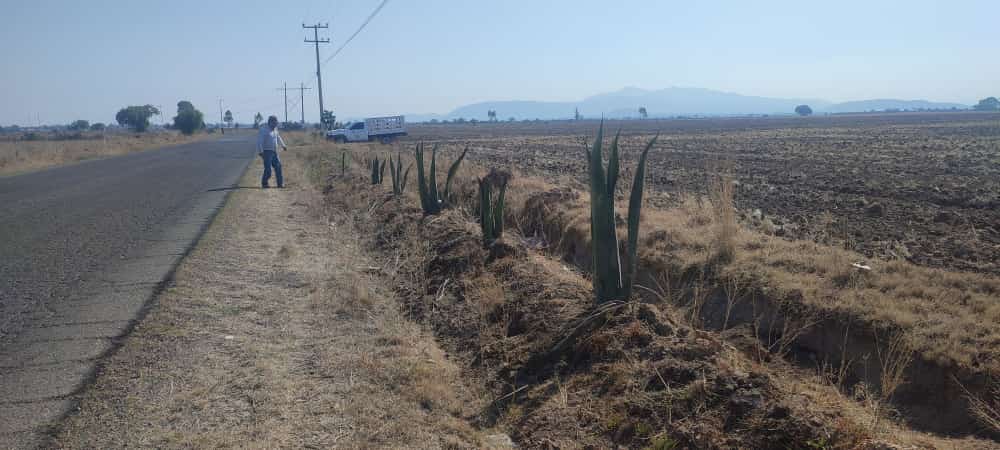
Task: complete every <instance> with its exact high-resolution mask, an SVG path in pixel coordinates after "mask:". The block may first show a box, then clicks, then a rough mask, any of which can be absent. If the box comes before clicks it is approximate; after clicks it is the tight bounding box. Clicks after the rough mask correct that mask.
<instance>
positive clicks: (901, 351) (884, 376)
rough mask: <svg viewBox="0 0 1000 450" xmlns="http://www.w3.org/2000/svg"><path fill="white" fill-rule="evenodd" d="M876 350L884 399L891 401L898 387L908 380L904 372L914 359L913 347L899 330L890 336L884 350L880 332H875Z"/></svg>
mask: <svg viewBox="0 0 1000 450" xmlns="http://www.w3.org/2000/svg"><path fill="white" fill-rule="evenodd" d="M875 351H876V353H877V355H878V359H879V364H880V365H881V369H882V371H881V373H880V374H879V381H880V382H881V385H882V387H881V396H882V400H884V401H889V399H890V398H891V397H892V394H894V393H895V392H896V389H899V387H900V386H902V385H903V383H905V382H906V380H905V377H904V374H905V372H906V368H907V367H908V366H909V365H910V362H911V361H913V353H914V351H913V347H912V346H911V345H910V343H909V341H908V340H907V339H906V336H905V335H904V334H903V333H902V332H899V333H895V334H893V335H892V336H891V337H890V338H889V342H887V343H886V346H885V350H883V349H882V346H881V345H879V339H878V333H875Z"/></svg>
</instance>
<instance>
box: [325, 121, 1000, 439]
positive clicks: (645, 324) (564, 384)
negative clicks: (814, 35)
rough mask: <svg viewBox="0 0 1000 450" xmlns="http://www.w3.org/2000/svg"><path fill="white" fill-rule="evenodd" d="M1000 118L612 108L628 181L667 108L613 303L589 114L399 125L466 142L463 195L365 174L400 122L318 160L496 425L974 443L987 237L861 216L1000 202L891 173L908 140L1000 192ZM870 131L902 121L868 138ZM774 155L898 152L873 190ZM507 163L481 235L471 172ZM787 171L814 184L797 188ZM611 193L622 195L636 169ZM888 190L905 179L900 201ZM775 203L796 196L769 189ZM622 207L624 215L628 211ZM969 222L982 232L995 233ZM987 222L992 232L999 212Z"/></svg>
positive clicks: (337, 203) (994, 419)
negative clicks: (493, 219)
mask: <svg viewBox="0 0 1000 450" xmlns="http://www.w3.org/2000/svg"><path fill="white" fill-rule="evenodd" d="M998 118H1000V116H997V115H978V114H969V115H965V114H957V113H956V114H926V115H884V116H863V117H856V116H850V117H831V118H809V119H805V120H801V121H799V120H796V119H790V118H782V119H753V120H747V119H741V120H737V119H717V120H706V121H667V122H662V123H658V122H653V121H644V122H639V121H632V122H622V123H610V124H608V125H609V126H610V127H611V128H612V129H614V128H615V127H618V126H619V125H621V128H622V129H623V130H624V131H623V138H622V139H623V142H624V149H623V150H624V152H623V158H622V159H623V167H624V175H623V177H624V179H625V180H624V181H630V179H631V178H632V176H631V173H630V172H629V169H631V168H632V167H635V161H636V159H637V156H638V150H640V149H641V145H642V144H644V143H645V140H646V139H647V138H648V137H650V135H651V133H652V132H653V131H654V130H656V129H662V130H664V132H663V133H662V134H661V139H662V140H661V141H660V143H659V144H657V146H656V147H655V149H654V150H653V152H651V153H650V161H649V162H650V164H651V168H650V173H649V174H648V175H647V184H648V185H649V186H651V187H653V191H654V192H652V193H648V194H649V195H648V196H647V199H646V202H645V203H646V205H647V207H646V209H645V210H644V211H643V213H642V214H643V216H642V231H641V234H640V237H639V248H640V253H639V261H638V264H639V267H638V283H639V284H641V286H638V287H639V288H640V289H638V291H637V293H636V295H635V298H634V299H632V300H631V301H627V302H623V303H617V304H613V305H605V306H601V305H598V304H595V303H594V301H593V296H592V293H591V292H590V281H589V280H588V278H590V276H591V274H590V273H589V272H590V270H591V263H592V255H591V250H590V248H591V234H590V224H589V219H590V212H589V200H588V197H587V194H586V192H587V188H586V184H585V182H584V176H585V173H586V161H585V156H584V147H583V146H584V145H586V144H587V143H588V140H589V139H592V137H590V136H592V135H593V134H594V133H595V132H596V129H597V126H598V123H597V122H588V123H570V122H558V123H556V122H553V123H549V124H546V123H529V124H524V123H513V124H511V123H503V124H478V125H463V126H455V125H437V126H430V125H428V126H416V127H414V128H413V133H412V134H413V135H412V140H424V141H426V142H439V143H441V144H442V147H441V150H440V151H439V152H438V160H437V161H438V166H437V172H438V173H439V174H443V173H445V171H446V170H447V169H448V164H449V163H450V162H451V161H452V160H454V159H455V158H457V156H458V155H459V154H460V153H461V152H462V149H463V148H464V147H465V146H466V145H468V147H469V149H470V150H469V153H468V156H467V158H466V160H465V162H463V163H462V166H461V169H460V170H459V175H458V176H457V178H456V180H455V184H454V186H453V187H452V189H453V191H452V193H453V198H452V199H451V203H452V204H453V208H452V209H448V210H446V211H445V212H443V213H442V214H441V215H436V216H423V214H422V212H421V210H420V208H419V207H418V206H419V204H420V203H419V201H418V200H417V198H416V193H415V192H414V191H415V188H412V187H407V191H406V192H404V195H403V196H402V197H399V198H394V197H393V195H392V194H391V193H390V190H389V188H388V186H383V185H377V184H372V183H371V182H370V180H369V177H370V167H366V165H367V164H370V163H369V162H368V161H370V159H371V158H373V157H375V156H378V157H379V158H380V159H381V158H385V157H386V156H388V155H389V154H392V155H393V157H394V158H395V157H397V155H401V156H402V159H403V161H404V166H405V165H409V164H410V163H411V162H412V161H413V145H414V144H413V143H412V142H401V143H398V144H395V145H393V146H384V145H374V144H349V145H334V144H327V145H326V147H327V149H328V153H327V155H326V157H325V158H326V159H324V160H322V161H319V162H318V163H317V165H316V167H317V170H319V171H320V172H321V173H324V174H327V177H328V178H327V183H326V184H327V186H326V188H325V192H326V195H327V199H328V200H327V201H328V203H329V204H330V205H331V206H332V207H333V208H334V209H337V210H343V211H352V212H353V214H355V216H356V217H357V219H356V220H357V222H358V223H359V224H362V225H361V226H364V224H367V226H368V229H369V233H367V235H368V239H367V241H368V245H369V248H370V249H371V251H372V253H373V257H375V258H381V259H382V261H384V262H383V264H384V265H387V266H390V267H393V270H391V271H390V273H392V274H393V280H394V283H395V288H396V292H397V295H398V296H399V298H400V301H401V302H402V303H403V306H404V308H405V309H406V311H408V313H409V314H410V316H411V317H412V318H414V319H416V320H419V321H421V322H422V323H424V324H426V326H428V327H429V328H430V329H431V330H433V332H434V333H435V335H436V336H437V339H438V341H439V343H440V345H442V347H443V348H444V349H445V350H446V351H447V353H448V355H449V358H451V359H454V360H455V361H457V362H458V363H459V365H460V367H462V368H463V374H464V375H465V376H466V377H467V378H468V379H469V380H474V381H475V382H474V383H473V384H479V385H482V386H484V387H485V388H486V389H487V390H488V391H489V392H490V393H491V394H492V396H493V397H494V399H495V400H494V401H493V402H491V405H492V407H491V408H490V409H488V410H487V411H484V413H483V416H482V417H481V418H479V419H478V420H477V421H474V422H475V423H478V424H481V425H486V426H494V425H499V426H500V427H501V428H505V429H507V430H508V432H509V434H510V435H511V436H512V437H514V439H515V441H517V443H518V444H520V445H523V446H525V447H527V448H579V447H584V446H591V447H593V448H608V447H614V446H622V447H627V448H900V447H893V446H894V445H895V446H902V447H901V448H982V449H986V448H996V447H997V446H998V445H1000V444H998V443H997V442H998V441H997V439H1000V427H998V423H1000V414H998V411H1000V395H998V394H1000V384H998V379H1000V334H998V330H997V327H996V324H997V323H1000V278H998V277H997V276H996V271H995V266H991V265H990V264H991V263H993V261H992V259H990V260H988V261H982V260H978V259H975V258H968V257H967V258H965V259H962V258H958V257H957V256H955V255H951V256H950V259H948V258H940V259H934V258H931V257H930V256H933V253H925V254H924V256H925V257H927V258H925V259H920V258H919V257H914V256H913V254H914V253H915V252H914V251H913V250H909V249H907V251H908V252H910V256H907V255H906V254H904V253H903V250H904V249H903V248H902V246H905V245H913V247H915V250H917V251H919V249H920V248H923V247H922V246H921V245H922V244H923V241H921V240H922V239H925V238H926V239H928V240H929V241H931V242H932V243H934V245H945V244H938V242H944V241H940V240H935V239H936V238H940V237H941V236H940V235H937V234H932V233H929V232H928V234H927V236H924V235H923V234H919V233H917V234H911V235H910V236H911V237H912V238H913V239H914V241H913V242H911V243H909V244H908V243H907V242H904V241H901V242H899V243H898V244H899V245H895V244H894V245H892V248H890V249H888V250H887V249H886V244H885V243H880V241H882V240H883V239H876V238H871V237H866V236H865V235H864V232H865V230H873V232H875V231H877V232H884V231H885V230H883V229H881V228H877V227H879V226H881V227H883V228H884V227H889V226H890V225H892V224H897V223H898V224H907V222H905V221H904V216H905V215H906V214H915V213H914V211H911V210H910V209H914V208H916V207H914V206H912V205H918V206H919V207H920V208H923V209H922V210H920V211H925V212H934V214H935V215H936V214H937V213H938V212H941V211H942V210H943V211H956V210H960V211H965V212H966V213H968V214H971V213H972V212H975V213H976V214H979V216H977V218H976V219H975V220H982V217H983V216H987V217H988V215H989V214H995V212H992V211H989V210H988V209H987V208H986V207H985V206H981V205H979V203H975V202H971V203H968V202H967V203H965V204H962V205H961V206H957V205H954V204H951V203H948V205H947V206H946V205H943V204H942V203H945V202H937V203H935V201H934V199H933V198H928V199H922V200H921V199H918V198H917V197H916V196H914V197H913V198H910V197H907V196H906V195H903V194H900V193H899V192H897V189H896V188H895V187H891V186H890V184H889V182H887V181H885V180H890V181H891V180H896V179H897V178H892V176H896V177H899V176H902V175H901V174H904V173H911V174H912V173H917V169H913V168H912V167H911V166H910V162H909V161H906V160H905V158H904V155H910V156H909V157H911V158H913V159H922V160H921V161H916V162H914V164H915V167H927V170H928V171H930V172H932V175H933V176H931V177H929V178H927V179H921V181H920V184H918V185H917V186H918V188H919V189H926V190H927V191H928V192H934V191H935V189H934V188H935V187H936V186H942V185H944V184H942V183H944V182H949V183H951V184H948V186H952V188H951V189H954V190H958V189H964V190H966V191H969V192H980V191H978V189H981V188H982V187H984V186H989V188H988V189H987V191H988V192H989V193H990V194H989V195H993V196H994V197H993V199H992V200H987V201H988V202H990V201H991V202H995V195H996V193H997V192H998V191H997V189H996V184H995V181H993V180H992V179H989V177H988V176H987V175H989V174H994V173H995V172H996V170H997V167H996V164H995V161H996V158H997V142H998V138H1000V123H998ZM950 119H958V120H959V121H958V122H949V120H950ZM869 121H870V122H871V123H869ZM758 122H759V123H758ZM546 127H548V128H546ZM870 136H878V138H872V137H870ZM843 141H847V142H848V143H849V144H843V145H842V146H841V144H838V143H840V142H843ZM882 141H885V142H887V143H892V142H894V143H895V144H894V145H881V147H879V148H881V149H882V150H881V153H880V152H879V151H863V147H865V146H867V145H873V144H872V143H873V142H882ZM924 142H935V143H936V144H935V145H937V146H939V147H940V148H939V150H938V151H937V153H935V151H925V152H924V153H929V154H932V155H933V154H938V153H941V154H942V155H944V154H947V155H948V156H947V157H946V156H941V158H944V159H945V160H949V159H950V158H959V159H960V160H961V161H963V163H962V164H963V165H962V166H961V167H964V169H963V171H962V172H961V173H960V174H956V173H953V171H952V172H949V171H948V170H945V169H940V168H937V169H935V167H937V166H934V165H933V164H930V163H928V162H927V161H926V160H928V159H931V158H929V157H923V158H920V157H917V156H915V155H919V154H920V149H921V148H922V147H921V146H922V145H924V144H923V143H924ZM948 142H951V143H953V144H954V143H963V144H957V145H965V146H966V147H959V148H960V149H962V148H968V149H972V150H971V151H970V152H968V153H969V154H965V153H963V151H961V150H959V149H956V148H951V147H948V146H947V145H946V143H948ZM838 146H841V147H838ZM704 147H710V149H709V150H706V149H705V148H704ZM845 148H850V149H853V150H852V151H845V150H844V149H845ZM755 149H757V150H755ZM764 150H767V152H764ZM873 152H874V153H873ZM942 152H943V153H942ZM880 154H881V155H882V156H879V155H880ZM342 155H346V156H344V158H345V159H346V161H347V162H348V164H347V165H348V167H347V169H346V170H343V169H342V168H341V158H342ZM800 159H803V160H805V161H807V163H801V164H798V163H799V162H800V161H799V160H800ZM845 160H849V161H853V163H849V162H845ZM878 162H881V163H882V165H877V164H876V163H878ZM889 163H891V164H889ZM796 164H797V165H796ZM786 166H788V167H797V169H796V170H799V171H804V173H808V174H812V175H814V176H816V177H819V176H821V175H822V174H824V173H828V172H831V171H832V170H833V169H830V167H834V168H838V167H840V168H844V169H843V170H847V168H852V169H854V170H857V171H859V172H858V173H861V172H860V171H866V172H864V173H866V174H870V175H872V176H874V175H875V174H876V171H874V170H873V169H871V167H875V166H877V167H881V168H884V169H885V171H886V172H887V173H888V174H889V176H888V177H876V178H875V179H876V181H879V182H881V183H883V184H880V185H877V186H878V187H879V189H881V191H878V194H877V195H875V194H871V192H875V191H874V190H866V191H862V192H859V193H851V192H850V191H848V190H846V189H841V190H837V189H834V188H831V186H828V185H824V184H822V183H819V182H810V181H808V180H802V181H795V180H799V178H792V177H789V176H788V175H787V171H783V170H782V167H786ZM497 168H499V169H507V170H510V171H511V172H512V174H513V178H512V181H511V184H510V186H509V188H508V190H507V206H506V209H505V211H504V218H505V222H506V223H507V231H506V232H505V235H504V236H505V237H504V238H503V240H502V242H500V243H497V244H494V245H492V246H487V247H484V246H483V245H482V238H481V236H480V234H479V230H478V225H477V224H476V217H477V214H478V212H477V208H478V206H477V195H476V187H475V186H476V184H475V179H476V178H479V177H483V176H486V174H487V173H488V172H489V171H490V170H491V169H497ZM754 171H756V172H754ZM727 173H731V175H732V178H727V177H726V174H727ZM834 173H836V172H834ZM753 174H759V175H757V177H756V178H754V177H753V176H752V175H753ZM765 174H766V175H768V176H769V177H770V178H769V177H768V176H764V175H765ZM983 174H985V175H983ZM441 176H443V175H441ZM823 176H826V179H827V180H830V181H829V183H833V181H832V180H834V179H835V177H832V176H830V175H823ZM858 177H859V178H858V179H862V178H863V177H861V176H860V175H858ZM778 179H780V180H782V182H780V183H779V182H777V181H775V180H778ZM730 180H731V181H730ZM727 182H728V183H729V185H730V186H732V187H733V190H734V192H735V197H736V198H735V200H733V199H730V200H728V201H725V199H723V200H724V201H720V200H719V197H718V195H717V193H716V192H715V191H714V189H713V188H712V186H718V185H725V183H727ZM386 183H388V182H386ZM410 183H411V184H410V186H412V183H414V179H413V176H412V174H411V177H410ZM829 183H828V184H829ZM991 183H993V184H991ZM628 184H629V183H628V182H623V183H622V185H625V186H627V185H628ZM747 185H750V186H749V187H748V186H747ZM800 185H802V186H805V187H800ZM848 185H849V183H847V182H844V183H842V185H841V187H845V186H848ZM764 186H766V188H765V187H764ZM914 189H917V188H914ZM801 192H806V193H810V192H811V193H812V194H809V195H811V197H800V198H799V199H798V200H794V199H795V198H796V196H797V195H805V194H802V193H801ZM963 192H965V191H963ZM618 194H619V195H618V196H619V198H618V203H619V213H620V214H623V212H622V210H621V209H620V208H621V204H622V203H624V202H627V192H623V191H619V192H618ZM977 195H978V194H977ZM842 197H846V198H849V199H853V200H859V201H860V200H863V201H864V204H858V205H853V204H852V205H853V206H852V207H851V208H846V207H845V209H844V210H837V209H834V208H832V207H830V205H837V204H838V203H837V201H844V202H849V200H846V199H845V200H838V199H841V198H842ZM826 198H830V199H831V200H830V201H829V202H828V203H824V202H826V200H825V199H826ZM758 199H759V201H760V202H761V203H756V204H755V203H753V202H754V201H758ZM806 199H811V200H809V201H807V200H806ZM907 199H910V200H907ZM918 200H920V201H918ZM890 201H892V202H897V201H910V202H911V203H908V204H906V208H909V209H905V210H904V208H901V207H900V206H899V204H897V203H890ZM977 201H978V200H977ZM783 202H784V203H783ZM727 204H728V206H725V205H727ZM734 204H735V207H737V208H738V211H737V210H736V209H735V208H734ZM785 204H788V205H792V206H794V208H791V209H781V208H779V206H780V205H785ZM872 205H881V208H882V209H881V214H875V212H877V211H875V209H876V208H873V207H872ZM963 208H964V209H963ZM726 209H730V210H733V214H731V216H736V215H737V214H736V213H737V212H738V213H739V214H738V215H739V216H741V217H740V218H739V222H738V226H737V227H732V226H729V225H727V219H726V217H727V215H726V214H725V210H726ZM755 209H761V210H762V211H761V213H755V212H754V210H755ZM869 210H871V211H869ZM789 211H791V212H789ZM918 212H919V211H918ZM831 217H832V219H831ZM797 220H798V221H799V222H796V221H797ZM855 221H857V222H859V223H855ZM734 223H735V222H734ZM931 223H934V224H938V225H939V226H940V227H949V228H942V229H943V230H945V231H946V232H948V233H959V232H960V231H961V230H962V228H961V227H960V226H959V225H956V224H952V223H950V222H947V221H939V222H934V221H933V220H932V221H931ZM976 223H980V222H976ZM820 224H822V225H820ZM990 225H993V226H995V223H991V224H990ZM618 227H619V236H623V234H622V233H624V230H623V229H624V220H622V219H619V224H618ZM866 227H867V228H866ZM984 228H985V227H984ZM909 229H911V230H912V229H917V230H923V228H919V227H911V228H909ZM845 230H846V231H845ZM945 231H943V232H942V233H944V232H945ZM858 233H860V234H858ZM979 233H980V235H979V236H977V239H980V241H977V242H974V244H975V245H978V247H975V250H976V251H982V252H987V253H988V254H990V255H992V254H995V253H996V252H997V249H996V248H995V247H989V246H988V245H987V244H985V243H982V244H980V243H981V242H983V240H985V238H983V236H982V235H985V234H987V233H986V232H979ZM988 233H994V234H991V235H990V236H991V237H990V239H994V240H993V241H991V242H996V241H995V239H996V234H995V233H996V229H995V228H992V231H989V232H988ZM959 237H960V238H962V239H964V238H965V236H963V235H960V236H959ZM984 249H985V250H984ZM722 250H726V253H727V255H728V256H727V257H725V258H721V257H720V256H719V255H720V254H721V252H722ZM989 252H992V253H989ZM987 253H980V254H987ZM990 257H992V256H990ZM983 258H987V257H986V256H984V257H983ZM928 266H930V267H928ZM935 266H937V267H935ZM959 269H968V270H959Z"/></svg>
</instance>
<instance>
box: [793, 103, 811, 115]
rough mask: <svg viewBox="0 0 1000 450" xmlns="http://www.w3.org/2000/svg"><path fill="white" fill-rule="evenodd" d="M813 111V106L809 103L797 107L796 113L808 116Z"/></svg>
mask: <svg viewBox="0 0 1000 450" xmlns="http://www.w3.org/2000/svg"><path fill="white" fill-rule="evenodd" d="M812 113H813V110H812V108H810V107H809V105H799V106H796V107H795V114H798V115H800V116H808V115H810V114H812Z"/></svg>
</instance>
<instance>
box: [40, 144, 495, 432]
mask: <svg viewBox="0 0 1000 450" xmlns="http://www.w3.org/2000/svg"><path fill="white" fill-rule="evenodd" d="M283 156H285V158H284V159H285V161H284V162H285V167H286V172H287V174H286V177H287V178H288V179H289V180H290V182H289V185H290V186H289V187H288V188H286V189H283V190H277V189H271V190H265V191H262V190H259V189H257V188H256V187H255V186H256V185H257V177H258V174H259V169H260V167H259V166H260V163H259V161H258V162H257V163H256V164H254V165H252V166H251V169H250V170H249V172H248V173H247V174H246V175H245V176H244V179H243V182H242V185H243V186H244V187H241V188H239V189H238V190H236V191H235V192H233V193H232V196H231V197H230V199H229V201H228V203H227V205H226V206H225V208H224V209H223V210H222V211H221V212H220V214H219V216H218V217H217V218H216V220H215V222H214V223H213V225H212V226H211V228H210V229H209V231H208V232H207V234H206V235H205V237H203V239H202V241H201V242H200V243H199V245H198V247H197V249H196V250H195V251H194V252H192V254H191V255H190V256H189V257H187V258H186V259H185V261H184V262H183V263H182V264H181V266H180V268H179V269H178V271H177V274H176V277H175V280H176V281H175V282H174V283H173V285H172V286H170V287H169V288H168V289H167V290H166V291H165V292H164V293H163V294H162V295H161V296H160V297H159V298H158V299H157V301H156V304H155V305H154V306H153V307H152V309H151V311H150V313H149V314H148V315H147V316H146V318H145V319H144V320H143V321H142V322H141V323H140V324H139V325H138V326H137V327H136V329H135V331H134V332H133V333H132V334H131V335H130V336H129V337H128V338H127V340H126V341H125V343H124V344H123V346H122V347H121V348H120V349H119V351H117V352H116V353H115V354H114V355H113V356H112V357H110V358H109V359H108V360H107V361H106V362H105V363H104V364H103V365H102V367H101V368H100V369H99V372H98V375H97V377H96V380H95V382H94V383H93V385H92V386H91V387H90V388H89V389H88V390H86V391H85V392H84V394H83V396H82V397H83V398H82V401H81V403H80V405H79V408H78V409H77V410H76V411H75V412H74V413H72V414H71V415H70V416H69V417H68V418H67V419H66V420H65V422H64V423H63V425H62V426H61V427H60V429H59V430H57V432H56V434H55V436H54V438H53V446H55V447H59V448H122V447H137V448H164V447H173V448H176V447H196V448H209V447H211V448H220V447H221V448H232V447H239V448H370V447H373V448H383V447H397V448H398V447H406V448H483V447H486V446H488V443H489V442H490V441H488V440H487V441H484V440H483V439H484V438H483V437H482V436H483V434H482V433H481V432H479V431H477V430H475V429H473V428H472V427H471V426H470V425H469V424H468V423H467V421H466V420H465V419H464V417H467V411H465V408H467V407H469V406H468V405H475V404H477V403H478V400H477V399H476V396H475V393H474V392H472V391H470V390H468V389H466V388H465V387H464V384H463V382H462V380H461V379H460V378H459V372H458V369H456V367H455V366H454V365H453V364H452V363H451V362H449V361H448V360H447V359H446V358H445V355H444V353H443V352H442V351H441V350H440V349H439V348H438V347H437V346H436V344H435V343H434V340H433V338H432V337H431V336H428V335H427V334H425V333H424V332H422V331H421V329H420V328H419V327H417V326H416V325H414V324H413V323H411V322H408V321H407V320H406V318H405V317H403V316H402V315H401V313H400V312H399V306H398V303H397V302H396V301H395V300H394V299H393V297H392V296H393V292H392V289H391V287H389V286H386V283H384V280H383V279H382V278H381V277H382V276H381V275H379V269H378V267H373V266H372V262H371V261H370V260H369V259H368V258H367V257H366V256H365V255H364V253H363V251H362V249H361V248H360V245H359V238H358V236H357V234H356V230H355V229H354V228H352V226H353V224H352V223H351V222H349V221H346V220H344V219H343V218H342V217H338V216H337V215H336V214H335V213H334V214H331V212H332V211H331V210H328V209H326V208H323V207H322V206H321V205H320V204H319V202H318V194H317V193H315V192H314V191H313V190H312V189H311V188H309V187H308V186H307V184H308V183H307V182H306V181H305V180H306V176H307V174H306V170H305V169H304V163H303V162H302V157H300V156H299V155H296V154H294V153H293V152H289V153H286V154H285V155H283ZM247 186H254V187H252V188H251V187H247Z"/></svg>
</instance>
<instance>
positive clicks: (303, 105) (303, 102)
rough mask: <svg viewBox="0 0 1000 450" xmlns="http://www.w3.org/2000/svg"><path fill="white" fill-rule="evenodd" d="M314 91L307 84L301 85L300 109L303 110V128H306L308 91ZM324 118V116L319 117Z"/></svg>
mask: <svg viewBox="0 0 1000 450" xmlns="http://www.w3.org/2000/svg"><path fill="white" fill-rule="evenodd" d="M307 89H312V88H307V87H306V84H305V83H299V108H300V109H301V110H302V128H305V127H306V90H307ZM319 118H320V119H322V118H323V116H322V115H320V117H319Z"/></svg>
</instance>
